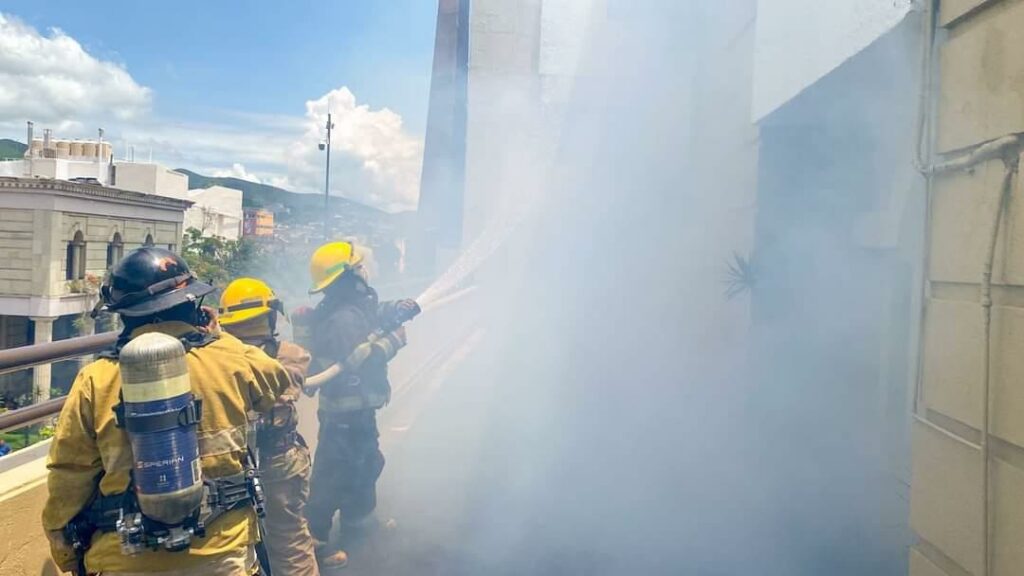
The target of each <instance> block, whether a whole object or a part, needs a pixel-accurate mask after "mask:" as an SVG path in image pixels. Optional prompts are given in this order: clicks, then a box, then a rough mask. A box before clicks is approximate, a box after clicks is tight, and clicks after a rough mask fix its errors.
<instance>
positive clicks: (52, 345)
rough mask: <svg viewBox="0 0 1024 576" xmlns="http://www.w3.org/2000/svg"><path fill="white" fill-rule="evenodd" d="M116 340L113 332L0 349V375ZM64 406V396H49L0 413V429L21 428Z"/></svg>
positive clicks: (91, 351)
mask: <svg viewBox="0 0 1024 576" xmlns="http://www.w3.org/2000/svg"><path fill="white" fill-rule="evenodd" d="M116 341H117V332H104V333H102V334H93V335H91V336H79V337H77V338H68V339H66V340H58V341H56V342H47V343H45V344H33V345H30V346H21V347H19V348H9V349H7V350H0V374H7V373H10V372H17V371H19V370H24V369H26V368H32V367H33V366H39V365H41V364H49V363H52V362H60V361H61V360H70V359H72V358H78V357H81V356H87V355H89V354H95V353H97V352H99V351H101V350H103V349H105V348H109V347H110V346H112V345H113V344H114V342H116ZM63 407H64V398H53V399H52V400H46V401H44V402H40V403H38V404H32V405H31V406H26V407H24V408H18V409H16V410H10V411H8V412H4V413H3V414H0V432H7V431H9V430H15V429H18V428H24V427H26V426H30V425H32V424H36V423H38V422H42V421H44V420H47V419H49V418H52V417H54V416H56V415H57V414H59V413H60V410H61V408H63Z"/></svg>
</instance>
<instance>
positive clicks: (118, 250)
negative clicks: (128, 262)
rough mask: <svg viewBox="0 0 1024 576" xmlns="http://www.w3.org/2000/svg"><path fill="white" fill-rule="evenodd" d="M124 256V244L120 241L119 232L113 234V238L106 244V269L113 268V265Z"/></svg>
mask: <svg viewBox="0 0 1024 576" xmlns="http://www.w3.org/2000/svg"><path fill="white" fill-rule="evenodd" d="M123 256H124V242H123V241H122V240H121V234H120V232H114V237H113V238H111V239H110V244H107V269H108V270H109V269H110V268H113V266H114V264H117V263H118V262H120V261H121V258H122V257H123Z"/></svg>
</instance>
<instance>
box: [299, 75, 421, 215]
mask: <svg viewBox="0 0 1024 576" xmlns="http://www.w3.org/2000/svg"><path fill="white" fill-rule="evenodd" d="M328 110H330V112H331V120H332V121H333V122H334V130H333V132H332V147H331V152H332V157H331V160H332V163H333V162H337V165H332V167H331V178H332V184H331V190H332V193H334V194H339V193H340V194H341V195H344V196H348V197H350V198H354V199H356V200H359V201H362V202H365V203H367V204H370V205H372V206H377V207H379V208H383V209H385V210H389V211H398V210H412V209H415V208H416V203H417V199H418V198H419V180H420V169H421V166H422V163H423V142H422V141H421V140H419V139H417V138H414V137H413V136H411V135H410V134H409V133H407V132H406V131H405V130H404V129H403V127H402V117H401V116H399V115H398V114H396V113H395V112H392V111H391V110H388V109H387V108H382V109H380V110H371V109H370V107H369V106H367V105H366V104H358V103H357V101H356V97H355V95H354V94H352V92H351V91H350V90H349V89H348V88H347V87H342V88H338V89H336V90H332V91H330V92H328V93H327V94H324V95H323V96H321V97H320V98H318V99H316V100H311V101H309V102H306V132H305V135H304V136H303V137H302V138H301V139H299V140H296V141H295V142H293V143H292V145H291V146H290V147H289V149H288V156H289V158H288V175H289V178H290V180H291V181H293V182H295V183H296V184H297V185H299V186H301V187H304V188H308V189H316V188H318V187H320V186H322V180H323V166H324V161H325V158H324V153H323V152H320V150H319V149H318V148H317V144H318V143H319V142H320V140H321V139H322V138H324V137H325V135H326V134H325V132H326V131H325V126H326V125H327V113H328Z"/></svg>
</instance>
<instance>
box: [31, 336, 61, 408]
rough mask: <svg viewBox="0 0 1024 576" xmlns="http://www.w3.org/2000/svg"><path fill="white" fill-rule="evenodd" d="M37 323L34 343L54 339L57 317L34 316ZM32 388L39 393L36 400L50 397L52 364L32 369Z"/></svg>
mask: <svg viewBox="0 0 1024 576" xmlns="http://www.w3.org/2000/svg"><path fill="white" fill-rule="evenodd" d="M31 320H32V322H33V323H34V324H35V340H33V341H32V343H33V344H45V343H47V342H52V341H53V322H54V320H56V318H49V317H32V319H31ZM32 388H33V390H34V391H35V392H36V394H37V395H38V396H37V397H36V402H43V401H44V400H49V399H50V365H49V364H43V365H41V366H36V367H35V368H33V369H32Z"/></svg>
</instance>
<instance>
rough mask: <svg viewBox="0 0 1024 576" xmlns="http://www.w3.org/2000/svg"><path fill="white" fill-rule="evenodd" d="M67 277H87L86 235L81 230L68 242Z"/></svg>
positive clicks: (72, 278)
mask: <svg viewBox="0 0 1024 576" xmlns="http://www.w3.org/2000/svg"><path fill="white" fill-rule="evenodd" d="M65 277H66V278H67V279H68V280H82V279H83V278H85V236H84V235H83V234H82V231H81V230H79V231H78V232H75V237H74V238H73V239H72V240H71V242H68V253H67V269H66V270H65Z"/></svg>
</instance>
